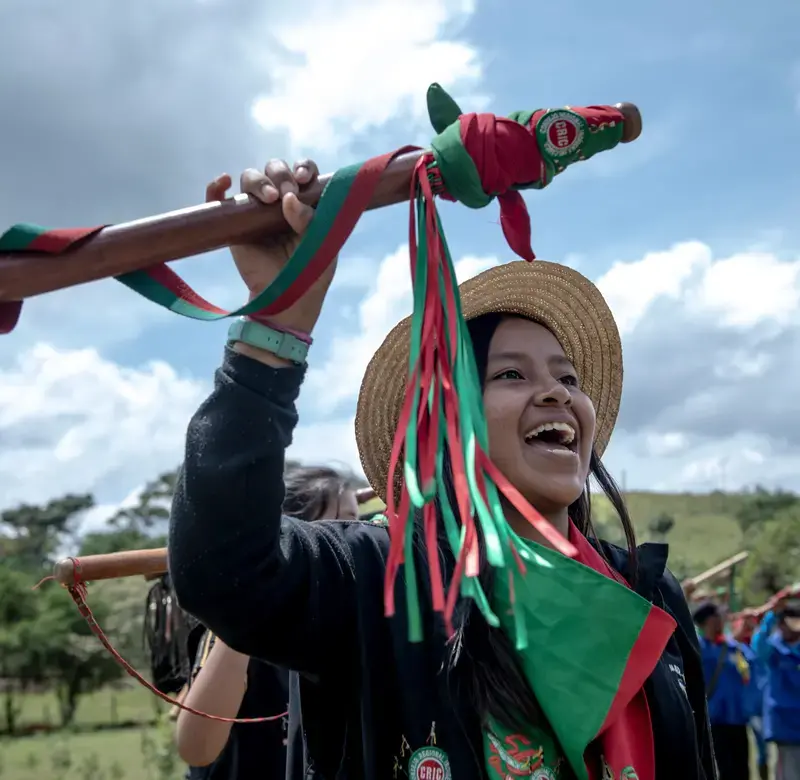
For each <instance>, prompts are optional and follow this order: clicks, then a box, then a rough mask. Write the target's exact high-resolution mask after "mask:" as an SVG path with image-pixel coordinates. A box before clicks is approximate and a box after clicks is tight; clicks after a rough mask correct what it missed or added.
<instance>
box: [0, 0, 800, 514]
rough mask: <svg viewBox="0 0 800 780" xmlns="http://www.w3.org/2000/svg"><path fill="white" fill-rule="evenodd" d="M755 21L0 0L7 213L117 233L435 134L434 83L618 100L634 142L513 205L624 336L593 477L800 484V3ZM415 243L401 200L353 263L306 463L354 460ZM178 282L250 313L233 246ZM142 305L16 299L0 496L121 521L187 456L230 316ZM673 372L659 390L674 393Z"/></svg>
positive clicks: (369, 229)
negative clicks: (362, 413) (261, 173)
mask: <svg viewBox="0 0 800 780" xmlns="http://www.w3.org/2000/svg"><path fill="white" fill-rule="evenodd" d="M95 6H96V7H95ZM761 8H762V10H760V11H756V10H755V8H754V7H753V6H752V5H745V4H738V5H736V4H731V3H722V2H707V3H705V4H698V3H688V2H684V0H680V2H675V3H672V4H669V5H662V6H658V7H656V6H655V5H653V4H650V5H645V4H640V3H637V4H634V3H632V2H618V3H615V4H603V5H599V4H594V3H590V2H588V1H587V0H583V1H581V2H569V3H558V4H549V5H545V6H542V5H541V4H533V3H529V2H510V1H506V0H502V1H499V2H494V3H491V4H490V3H488V2H477V1H475V2H473V0H426V2H422V0H409V2H407V3H399V2H389V0H383V1H380V0H376V1H375V2H367V0H347V1H346V2H343V3H341V4H339V5H337V6H336V9H335V13H334V12H333V10H332V6H331V7H328V6H327V5H326V4H325V3H323V2H322V0H318V2H311V3H310V4H304V5H303V8H302V9H300V8H297V9H296V10H292V9H291V8H288V9H287V8H285V7H283V5H281V6H279V5H277V4H274V3H263V2H262V3H254V2H249V1H247V0H230V1H229V2H225V0H205V2H195V1H194V0H168V1H167V2H164V1H163V0H159V1H158V2H156V0H147V1H146V2H144V1H143V2H141V3H139V4H137V5H136V7H127V6H120V5H114V6H113V9H112V8H111V7H110V6H108V5H107V4H104V3H101V2H100V0H96V2H95V1H94V0H93V2H86V3H83V4H81V5H80V6H77V7H70V8H69V9H66V7H64V6H63V4H59V3H56V2H54V0H52V1H51V0H47V1H42V2H38V3H31V2H30V0H10V2H6V3H4V4H3V6H2V8H1V9H0V65H1V66H2V67H3V72H4V73H5V74H7V78H6V79H5V80H4V82H3V83H2V84H0V105H3V106H4V107H5V111H6V113H5V114H4V116H2V117H0V137H2V138H4V140H5V141H6V143H4V144H3V146H2V149H0V163H1V164H2V165H1V167H2V169H3V171H4V177H3V180H2V182H0V217H2V222H3V223H4V224H11V223H13V222H16V221H38V222H40V223H43V224H47V225H53V226H72V225H77V224H97V223H106V222H115V221H122V220H126V219H133V218H136V217H140V216H145V215H148V214H151V213H156V212H159V211H163V210H168V209H171V208H178V207H181V206H184V205H189V204H192V203H195V202H199V201H200V200H201V199H202V195H203V190H204V186H205V183H206V181H208V180H209V179H211V178H213V177H214V176H215V175H216V174H218V173H220V172H222V171H223V170H227V171H228V172H230V173H232V174H234V176H235V175H236V174H238V172H239V171H240V170H242V169H243V168H245V167H249V166H258V165H262V164H263V163H264V162H265V161H266V160H267V159H268V158H269V157H272V156H284V157H286V158H291V157H292V156H293V155H296V156H297V157H300V156H312V157H314V158H315V159H316V160H317V161H318V162H319V164H320V167H321V168H322V169H323V170H331V169H334V168H335V167H337V166H340V165H344V164H348V163H350V162H353V161H356V160H358V159H363V158H366V157H369V156H372V155H375V154H379V153H382V152H385V151H388V150H390V149H392V148H396V147H399V146H401V145H403V144H405V143H420V144H424V143H425V141H426V139H427V138H429V137H430V135H431V133H430V129H429V127H428V126H427V122H426V118H425V116H424V110H423V109H424V95H425V87H426V86H427V84H428V83H429V82H432V81H440V82H442V83H443V84H444V85H445V86H447V87H448V89H450V90H451V91H452V93H453V94H454V95H455V96H456V97H457V98H458V100H459V102H460V103H461V105H462V108H464V109H465V110H472V109H480V110H489V111H493V112H495V113H498V114H504V113H507V112H509V111H511V110H515V109H520V108H530V109H532V108H538V107H548V106H553V107H554V106H559V105H564V104H571V105H585V104H593V103H614V102H617V101H622V100H627V101H632V102H635V103H636V104H637V105H639V107H640V108H641V110H642V114H643V118H644V131H643V134H642V137H641V138H640V139H639V140H638V141H636V142H635V143H633V144H630V145H627V146H621V147H618V148H617V149H615V150H613V151H611V152H609V153H606V154H604V155H603V156H602V157H598V158H595V159H593V160H591V161H589V162H587V163H583V164H579V165H577V166H574V167H573V168H571V169H570V170H569V171H567V172H566V173H565V174H564V175H563V176H562V177H559V178H558V179H557V180H556V181H555V182H554V183H553V184H552V185H551V186H550V187H548V188H547V189H546V190H544V191H542V192H534V193H532V194H530V195H529V196H528V197H527V201H528V204H529V209H530V212H531V217H532V223H533V238H534V249H535V251H536V253H537V255H538V256H539V257H540V258H542V259H547V260H554V261H558V262H566V263H568V264H571V265H574V266H575V267H577V268H578V269H579V270H580V271H581V272H582V273H584V274H586V275H587V276H589V277H590V278H592V279H594V280H596V281H597V282H598V284H599V285H600V287H601V290H603V292H604V293H605V294H606V295H607V297H608V299H609V302H610V303H611V305H612V309H613V310H614V312H615V314H616V315H617V316H618V318H619V319H620V323H621V329H622V332H623V343H624V347H625V353H626V377H627V383H626V390H625V396H624V399H623V409H622V413H621V417H620V424H619V427H618V431H617V434H616V435H615V437H614V440H613V443H612V447H611V449H610V451H609V463H610V465H611V466H612V467H614V468H615V469H616V471H617V472H618V475H619V472H625V479H626V482H627V483H628V486H629V487H639V488H653V489H656V488H659V489H671V490H681V489H687V490H707V489H711V488H715V487H725V488H735V487H740V486H742V485H751V484H753V483H754V482H757V481H759V482H765V483H770V484H773V483H778V484H785V485H787V486H796V487H800V478H798V477H796V476H795V474H796V473H798V472H797V468H796V467H797V466H800V437H799V436H798V435H797V434H798V433H799V432H800V431H795V430H794V429H793V425H794V424H793V423H792V424H789V422H788V420H789V419H790V418H791V417H792V412H793V409H792V406H791V396H792V392H791V391H785V390H784V388H787V387H792V384H791V380H792V379H793V378H794V379H798V380H800V372H798V371H797V370H796V369H794V368H792V367H791V363H792V356H793V354H796V353H793V351H792V350H793V348H794V347H795V346H797V344H796V339H797V338H798V336H799V335H800V330H798V324H799V323H798V317H797V310H798V307H797V306H796V303H797V302H798V301H800V283H799V282H798V267H799V266H800V249H799V248H800V228H798V220H797V218H796V215H797V214H798V211H799V210H800V188H798V184H797V183H798V171H800V164H798V162H797V151H796V150H797V139H798V123H799V122H800V49H798V47H797V30H798V29H800V6H798V5H797V4H796V3H794V4H793V3H790V2H789V1H788V0H776V1H775V2H768V3H766V4H765V5H764V6H762V7H761ZM48 14H50V15H49V16H48ZM44 19H48V21H47V22H44V21H43V20H44ZM34 48H35V51H36V52H38V53H37V55H36V56H30V52H31V51H33V50H34ZM442 212H443V215H444V219H445V225H446V230H447V234H448V238H449V241H450V245H451V249H452V251H453V254H454V256H455V257H457V258H461V259H462V260H463V261H464V262H463V263H462V269H464V272H468V270H469V269H473V271H474V270H477V269H480V268H483V267H486V265H487V264H492V263H494V262H501V261H504V260H506V259H509V258H510V257H511V253H510V250H508V248H507V247H506V246H505V242H504V240H503V236H502V233H501V231H500V228H499V226H498V224H497V208H496V205H491V206H490V207H488V208H487V209H485V210H483V211H469V210H467V209H465V208H463V207H460V206H449V205H445V206H444V207H443V208H442ZM406 224H407V211H406V209H405V207H402V206H398V207H394V208H392V209H387V210H383V211H381V212H376V213H372V214H370V215H368V216H367V217H365V218H364V219H363V220H362V222H361V224H360V225H359V227H358V229H357V231H356V233H355V234H354V236H353V237H352V239H351V241H350V242H349V243H348V245H347V247H346V250H345V251H344V252H343V254H342V259H341V263H340V267H341V270H340V273H339V274H338V278H337V281H336V282H335V286H334V289H333V291H332V293H331V295H330V298H329V301H328V303H327V305H326V309H325V312H324V315H323V319H322V320H321V322H320V325H319V327H318V332H317V333H316V334H315V339H316V341H315V345H314V348H313V352H312V366H311V367H312V376H310V378H309V382H308V383H307V386H306V388H305V390H304V392H303V395H302V399H301V413H302V424H301V429H300V430H299V431H298V436H297V438H296V444H295V453H296V454H297V455H299V456H300V457H306V458H314V459H319V458H328V457H330V458H335V459H337V460H339V461H343V462H345V463H347V464H349V465H351V466H352V467H355V468H357V466H358V463H357V458H356V454H355V446H354V442H353V436H352V428H351V424H352V415H353V411H354V406H355V393H356V392H357V388H358V381H359V377H360V374H361V372H363V367H364V364H365V361H366V359H367V358H368V357H369V353H370V351H371V350H372V349H374V348H375V346H377V344H379V343H380V339H381V338H382V336H383V335H384V334H385V332H386V331H387V330H388V328H389V327H390V326H391V324H393V322H394V321H396V319H398V318H400V317H402V316H404V315H405V314H407V313H408V310H409V309H408V307H409V301H408V298H407V295H406V292H405V290H404V289H400V287H402V284H403V282H402V280H403V279H404V278H406V277H407V271H405V270H404V266H403V252H402V247H403V243H404V240H405V238H406ZM659 253H660V254H659ZM177 268H178V269H179V270H180V272H181V273H183V274H184V275H185V276H186V278H187V279H189V280H190V282H192V283H193V284H195V285H196V286H197V287H198V289H199V291H200V292H202V293H203V294H205V295H206V296H207V297H210V298H211V299H212V300H214V301H215V302H217V303H221V304H223V305H229V306H233V305H235V304H236V303H237V302H239V301H240V300H241V298H242V290H241V287H240V285H239V283H238V280H237V277H236V275H235V272H234V271H233V269H232V266H231V264H230V262H229V261H228V259H227V257H226V254H225V253H223V252H217V253H213V254H211V255H209V256H207V257H204V258H199V259H192V260H189V261H186V262H182V263H180V264H178V265H177ZM131 296H132V293H129V292H128V291H127V290H125V289H122V288H120V289H115V287H114V284H113V283H112V282H108V283H101V284H96V285H92V286H90V287H86V288H81V289H77V290H72V291H68V292H65V293H59V294H56V295H53V296H46V297H43V298H41V299H37V300H35V301H31V302H30V303H29V305H28V306H27V307H26V311H25V312H24V315H23V320H22V323H21V325H20V326H19V329H18V332H16V333H15V334H13V335H12V336H9V337H6V338H5V339H4V341H3V343H2V344H0V372H2V373H3V377H2V378H0V379H1V380H2V385H3V387H4V389H0V434H2V438H1V439H0V487H1V488H2V489H3V491H4V495H5V496H6V502H7V503H13V502H15V501H19V500H37V499H44V498H47V497H49V496H48V493H58V492H59V491H62V492H63V491H65V490H91V491H93V492H95V493H96V495H97V497H98V500H99V501H101V502H102V503H103V504H104V505H112V504H114V503H116V502H119V501H120V500H122V499H124V498H125V496H126V495H128V494H129V493H130V492H131V491H133V490H135V489H136V488H137V487H138V486H139V485H141V484H142V482H143V481H144V480H146V479H147V478H148V477H149V476H151V475H153V474H155V473H156V472H157V471H158V470H159V469H163V468H168V467H170V466H171V465H174V464H176V463H177V462H178V460H179V458H180V451H181V438H182V435H183V431H184V430H185V425H186V422H187V420H188V416H189V415H190V414H191V412H192V411H193V409H194V408H195V407H196V405H197V403H198V402H199V400H200V399H201V398H202V396H203V394H204V393H205V392H206V391H207V389H208V386H209V382H210V378H211V375H212V372H213V370H214V367H215V366H216V365H217V363H218V360H219V356H220V354H221V348H222V344H223V342H224V332H225V326H217V325H215V326H210V325H204V324H197V323H194V322H188V321H183V320H181V319H179V318H178V317H175V316H173V315H169V314H166V313H163V312H160V311H158V310H156V309H154V308H153V307H151V306H150V305H149V304H145V303H140V302H138V301H136V300H135V299H133V298H132V297H131ZM404 296H405V297H404ZM623 323H624V324H623ZM153 361H156V363H155V364H154V363H153ZM631 361H635V362H633V363H632V362H631ZM664 365H669V366H674V367H675V370H674V371H671V372H667V374H666V375H664V376H662V374H663V373H664V372H663V371H661V372H659V371H658V369H660V368H663V366H664ZM776 371H779V372H780V375H781V377H782V378H781V380H780V383H779V384H778V385H777V386H776V384H775V382H776V379H775V377H776ZM656 374H658V375H659V380H658V382H657V383H655V382H654V380H653V376H654V375H656ZM784 377H785V378H784ZM672 380H674V384H670V381H672ZM331 386H336V387H337V388H338V389H337V391H336V392H334V393H333V400H331V398H329V397H324V396H327V395H328V394H326V393H323V392H322V391H323V390H324V389H325V388H326V387H331ZM796 386H797V385H796V384H795V385H794V387H796ZM794 392H796V391H794ZM762 397H763V398H764V399H770V400H769V403H767V401H766V400H763V401H757V402H754V400H753V399H754V398H762ZM776 397H777V398H779V401H778V402H777V403H776V402H775V398H776ZM703 404H705V406H703ZM709 404H710V405H711V406H712V407H714V408H715V409H716V412H715V413H714V414H710V413H709V414H705V416H703V417H702V419H699V421H698V419H697V418H696V415H695V412H696V409H697V408H708V406H709ZM743 409H744V410H745V413H743V412H742V410H743ZM794 416H796V415H794ZM686 420H692V421H693V422H692V424H691V426H688V424H687V423H684V422H682V421H686Z"/></svg>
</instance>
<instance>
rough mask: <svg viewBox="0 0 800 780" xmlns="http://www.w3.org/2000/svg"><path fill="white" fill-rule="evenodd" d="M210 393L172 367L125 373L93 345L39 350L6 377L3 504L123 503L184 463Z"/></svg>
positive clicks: (1, 423)
mask: <svg viewBox="0 0 800 780" xmlns="http://www.w3.org/2000/svg"><path fill="white" fill-rule="evenodd" d="M206 391H207V385H206V384H205V383H203V382H199V381H197V380H194V379H188V378H184V377H181V376H178V375H177V373H176V372H175V370H174V369H173V368H172V367H171V366H169V365H167V364H166V363H163V362H154V363H150V364H149V365H146V366H142V367H140V368H123V367H121V366H119V365H117V364H116V363H113V362H111V361H108V360H105V359H104V358H102V357H101V356H100V355H99V354H98V352H97V351H95V350H93V349H83V350H72V351H70V350H58V349H56V348H54V347H52V346H49V345H46V344H38V345H36V346H35V347H34V348H32V349H31V350H30V351H27V352H24V353H22V354H21V355H20V356H19V357H18V358H17V360H16V361H15V363H14V364H13V365H11V366H10V367H6V368H5V369H3V370H2V371H0V430H2V431H3V447H2V449H0V494H2V496H3V504H4V505H6V506H8V505H10V504H13V503H15V502H21V501H30V502H39V501H45V500H47V499H49V498H52V497H53V496H57V495H61V494H63V493H65V492H69V491H75V492H96V491H97V492H100V493H101V494H102V497H104V498H105V497H107V498H110V499H111V500H112V501H113V500H116V499H117V498H122V497H123V496H125V495H127V494H128V493H129V492H130V490H131V489H132V487H133V486H135V485H140V484H142V483H144V482H145V481H147V480H149V479H152V478H153V477H155V476H156V475H157V474H158V473H160V472H161V471H163V470H166V469H168V468H172V467H174V466H175V465H176V464H177V463H178V462H179V460H180V457H181V451H182V447H183V439H184V433H185V430H186V424H187V422H188V419H189V417H190V415H191V414H192V413H193V412H194V410H195V409H196V408H197V406H198V404H199V403H200V400H201V399H202V397H203V395H204V393H205V392H206ZM101 515H102V509H101V508H98V509H96V510H95V511H94V512H93V513H92V516H91V517H90V518H88V521H89V522H91V523H92V524H94V523H97V522H99V518H100V516H101Z"/></svg>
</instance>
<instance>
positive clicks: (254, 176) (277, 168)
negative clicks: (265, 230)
mask: <svg viewBox="0 0 800 780" xmlns="http://www.w3.org/2000/svg"><path fill="white" fill-rule="evenodd" d="M318 177H319V168H318V167H317V164H316V163H315V162H314V161H313V160H299V161H298V162H296V163H295V164H294V166H293V167H292V168H289V166H288V165H287V164H286V163H285V162H284V161H283V160H270V161H269V162H268V163H267V164H266V166H265V168H264V172H263V173H262V172H261V171H257V170H256V169H254V168H249V169H248V170H246V171H245V172H244V173H243V174H242V177H241V181H240V186H241V190H242V192H245V193H247V194H248V195H252V196H253V197H254V198H258V200H260V201H261V202H262V203H268V204H269V203H275V202H276V201H278V200H281V201H282V204H281V205H282V208H283V215H284V217H285V218H286V221H287V222H288V223H289V226H290V227H291V228H292V230H294V231H295V232H296V233H298V234H299V233H303V232H304V231H305V229H306V228H307V227H308V223H309V222H311V219H312V217H313V216H314V209H313V208H311V207H310V206H306V205H305V204H304V203H301V202H300V200H299V199H298V198H297V195H298V193H299V192H300V189H301V187H307V186H308V185H310V184H312V183H313V182H314V181H316V179H317V178H318Z"/></svg>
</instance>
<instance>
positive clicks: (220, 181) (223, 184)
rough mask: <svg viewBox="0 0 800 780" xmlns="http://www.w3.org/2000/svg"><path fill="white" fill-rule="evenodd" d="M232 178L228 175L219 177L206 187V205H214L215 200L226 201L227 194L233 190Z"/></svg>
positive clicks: (224, 174)
mask: <svg viewBox="0 0 800 780" xmlns="http://www.w3.org/2000/svg"><path fill="white" fill-rule="evenodd" d="M231 184H232V182H231V177H230V176H228V174H227V173H223V174H221V175H220V176H217V178H216V179H214V181H212V182H209V184H208V185H207V186H206V203H213V202H214V201H215V200H224V199H225V194H226V193H227V192H228V190H229V189H230V188H231Z"/></svg>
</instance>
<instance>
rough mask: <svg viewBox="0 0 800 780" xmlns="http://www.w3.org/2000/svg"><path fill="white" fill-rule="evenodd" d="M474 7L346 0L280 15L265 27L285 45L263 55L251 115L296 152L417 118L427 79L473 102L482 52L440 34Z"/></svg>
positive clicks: (431, 1)
mask: <svg viewBox="0 0 800 780" xmlns="http://www.w3.org/2000/svg"><path fill="white" fill-rule="evenodd" d="M283 8H284V9H286V8H287V6H284V7H283ZM474 10H475V2H474V0H407V2H406V3H404V4H402V5H399V4H398V3H397V2H396V0H374V1H373V2H372V3H369V2H364V0H344V1H343V2H340V3H336V4H330V3H322V2H317V3H312V5H311V8H309V7H308V6H307V5H303V6H302V7H301V6H297V9H296V12H295V13H291V11H288V12H286V11H282V13H281V14H279V15H277V18H272V19H271V20H270V24H269V31H270V34H271V35H272V36H274V37H275V38H276V39H277V41H278V42H279V43H280V44H281V46H282V47H283V48H284V49H285V51H284V52H276V53H275V54H274V55H273V56H271V57H268V58H267V59H268V60H269V62H270V68H269V69H270V74H271V76H272V83H273V86H272V89H271V91H270V92H269V93H267V94H266V95H264V96H263V97H261V98H260V99H259V100H258V101H257V102H256V103H255V105H254V107H253V115H254V116H255V118H256V120H257V121H258V122H259V123H260V124H261V125H262V127H264V128H266V129H268V130H281V131H284V132H286V133H287V134H288V135H289V138H290V143H291V146H292V147H293V148H294V149H296V150H305V151H306V152H308V151H309V150H312V149H313V150H318V151H322V152H336V151H337V150H338V149H340V148H341V147H342V146H343V145H344V144H345V143H347V142H348V141H349V139H350V138H352V136H353V135H356V134H361V133H365V132H368V131H370V130H372V129H374V128H376V127H381V126H383V125H385V124H387V123H388V122H389V121H391V120H392V119H393V118H395V117H397V116H404V117H408V118H409V119H410V120H421V119H422V118H423V117H424V116H425V115H426V108H425V92H426V89H427V87H428V85H429V84H430V82H431V81H433V80H435V81H438V82H439V83H441V84H442V85H443V86H445V87H446V88H454V89H455V90H456V91H458V92H459V94H463V93H464V92H466V93H467V96H466V98H465V100H470V99H472V101H473V102H472V103H470V105H471V107H473V108H474V107H475V106H476V104H477V103H478V102H481V100H480V97H479V96H476V95H474V94H470V93H471V92H472V90H473V89H474V88H475V87H476V86H477V85H478V83H479V81H480V78H481V75H482V66H481V61H480V58H479V56H478V53H477V52H476V50H475V49H474V48H473V47H472V46H471V45H469V44H468V43H466V42H464V41H461V40H458V39H456V38H454V37H453V36H451V35H448V34H447V33H448V31H449V30H452V29H453V28H454V27H456V29H458V27H457V26H458V24H459V23H461V22H464V21H466V19H467V18H468V17H469V16H470V15H472V13H473V12H474ZM270 13H271V15H272V11H270ZM334 63H335V67H334V66H333V65H334ZM406 124H407V123H406Z"/></svg>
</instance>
